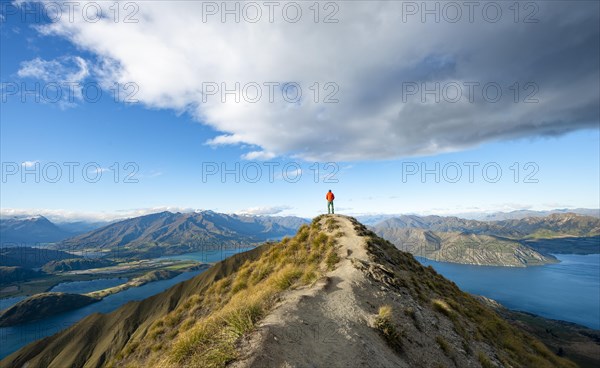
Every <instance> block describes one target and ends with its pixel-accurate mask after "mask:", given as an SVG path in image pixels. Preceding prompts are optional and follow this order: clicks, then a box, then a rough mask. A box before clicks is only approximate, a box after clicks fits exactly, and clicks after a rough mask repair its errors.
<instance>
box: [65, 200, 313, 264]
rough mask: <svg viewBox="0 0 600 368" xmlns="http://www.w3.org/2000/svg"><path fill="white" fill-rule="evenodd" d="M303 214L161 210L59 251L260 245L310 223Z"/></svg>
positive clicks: (146, 251)
mask: <svg viewBox="0 0 600 368" xmlns="http://www.w3.org/2000/svg"><path fill="white" fill-rule="evenodd" d="M307 222H308V221H307V220H306V219H303V218H300V217H292V216H289V217H270V216H243V215H230V214H222V213H216V212H213V211H202V212H194V213H179V212H178V213H172V212H168V211H165V212H160V213H154V214H151V215H146V216H140V217H135V218H131V219H127V220H123V221H119V222H116V223H112V224H110V225H107V226H104V227H102V228H100V229H96V230H93V231H91V232H88V233H85V234H82V235H78V236H75V237H72V238H69V239H66V240H63V241H62V242H59V243H57V244H56V245H55V248H56V249H69V250H82V249H94V250H109V249H119V252H120V254H121V255H123V256H131V255H138V256H142V255H143V256H146V257H147V256H150V255H155V256H156V255H163V254H179V253H185V252H193V251H198V250H202V249H206V247H211V246H218V247H236V246H240V245H243V246H248V245H255V244H258V243H261V242H264V241H268V240H276V239H280V238H282V237H284V236H286V235H293V234H294V233H295V232H296V231H297V229H298V228H299V227H300V226H301V225H302V224H305V223H307Z"/></svg>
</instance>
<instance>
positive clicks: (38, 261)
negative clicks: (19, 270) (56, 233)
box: [0, 247, 80, 268]
mask: <svg viewBox="0 0 600 368" xmlns="http://www.w3.org/2000/svg"><path fill="white" fill-rule="evenodd" d="M75 258H80V257H79V256H76V255H74V254H71V253H67V252H63V251H60V250H53V249H47V248H34V247H7V248H0V266H19V267H25V268H40V267H42V266H43V265H45V264H46V263H48V262H50V261H57V260H62V259H75Z"/></svg>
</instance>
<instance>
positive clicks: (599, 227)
mask: <svg viewBox="0 0 600 368" xmlns="http://www.w3.org/2000/svg"><path fill="white" fill-rule="evenodd" d="M374 227H375V228H376V229H378V230H380V231H382V230H384V229H389V228H417V229H425V230H432V231H441V232H467V233H472V234H485V235H495V236H502V237H508V238H514V239H520V238H525V237H556V236H597V235H600V219H598V218H595V217H591V216H583V215H577V214H574V213H565V214H551V215H549V216H546V217H528V218H524V219H520V220H502V221H477V220H467V219H463V218H459V217H442V216H424V217H420V216H415V215H402V216H398V217H394V218H391V219H388V220H385V221H382V222H380V223H377V224H376V225H375V226H374Z"/></svg>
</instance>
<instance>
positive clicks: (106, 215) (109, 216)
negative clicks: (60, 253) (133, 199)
mask: <svg viewBox="0 0 600 368" xmlns="http://www.w3.org/2000/svg"><path fill="white" fill-rule="evenodd" d="M163 211H170V212H181V213H187V212H195V211H198V210H197V209H194V208H188V207H177V206H158V207H150V208H134V209H125V210H118V211H113V212H102V211H98V212H85V211H73V210H64V209H44V208H2V209H0V217H3V218H10V217H17V218H22V217H31V216H36V215H41V216H44V217H46V218H48V219H49V220H50V221H52V222H56V223H62V222H75V221H89V222H95V221H116V220H124V219H127V218H132V217H138V216H144V215H149V214H152V213H158V212H163Z"/></svg>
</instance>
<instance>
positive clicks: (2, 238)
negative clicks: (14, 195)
mask: <svg viewBox="0 0 600 368" xmlns="http://www.w3.org/2000/svg"><path fill="white" fill-rule="evenodd" d="M71 236H73V233H71V232H69V231H66V230H64V229H61V228H60V227H58V226H56V225H55V224H54V223H52V222H50V220H48V219H47V218H45V217H44V216H32V217H27V218H3V219H0V243H1V245H2V246H3V247H9V246H23V245H26V244H28V245H31V244H35V243H54V242H57V241H61V240H64V239H66V238H68V237H71Z"/></svg>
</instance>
